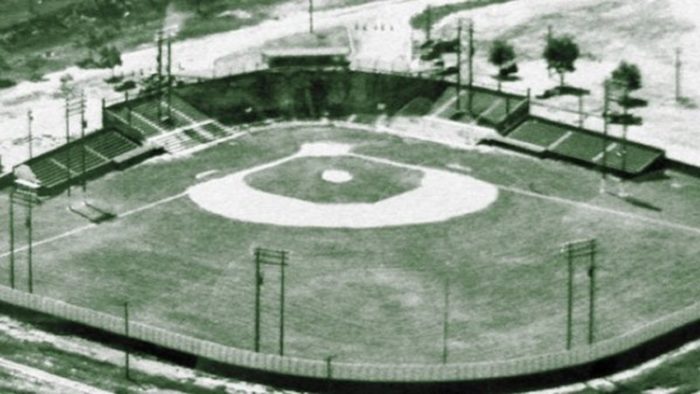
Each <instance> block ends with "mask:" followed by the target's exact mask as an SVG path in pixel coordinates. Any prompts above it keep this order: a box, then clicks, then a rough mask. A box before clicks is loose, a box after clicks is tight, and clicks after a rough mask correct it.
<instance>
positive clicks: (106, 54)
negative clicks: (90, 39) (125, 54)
mask: <svg viewBox="0 0 700 394" xmlns="http://www.w3.org/2000/svg"><path fill="white" fill-rule="evenodd" d="M121 64H122V56H121V52H119V50H118V49H117V47H115V46H106V47H103V48H102V49H101V50H100V66H102V67H107V68H110V69H111V70H112V76H114V67H117V66H121Z"/></svg>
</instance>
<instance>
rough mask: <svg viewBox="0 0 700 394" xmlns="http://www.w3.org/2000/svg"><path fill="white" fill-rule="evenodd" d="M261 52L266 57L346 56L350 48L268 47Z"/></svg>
mask: <svg viewBox="0 0 700 394" xmlns="http://www.w3.org/2000/svg"><path fill="white" fill-rule="evenodd" d="M262 53H263V56H266V57H308V56H348V55H350V48H346V47H326V48H303V47H300V48H270V49H263V51H262Z"/></svg>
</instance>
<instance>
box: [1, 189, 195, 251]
mask: <svg viewBox="0 0 700 394" xmlns="http://www.w3.org/2000/svg"><path fill="white" fill-rule="evenodd" d="M186 195H187V193H180V194H176V195H174V196H170V197H166V198H164V199H162V200H158V201H154V202H152V203H149V204H146V205H143V206H140V207H138V208H134V209H132V210H130V211H126V212H124V213H120V214H117V219H118V218H124V217H127V216H130V215H133V214H135V213H139V212H143V211H146V210H149V209H151V208H155V207H157V206H159V205H163V204H167V203H169V202H171V201H174V200H177V199H179V198H182V197H184V196H186ZM94 227H97V224H94V223H91V224H88V225H85V226H82V227H78V228H74V229H72V230H69V231H66V232H65V233H61V234H58V235H54V236H53V237H49V238H44V239H42V240H41V241H37V242H32V246H33V247H37V246H40V245H43V244H48V243H51V242H54V241H58V240H59V239H63V238H67V237H70V236H71V235H75V234H79V233H82V232H83V231H85V230H89V229H91V228H94ZM27 249H28V246H27V245H25V246H22V247H19V248H15V253H18V252H23V251H25V250H27ZM9 255H10V252H9V251H7V252H5V253H3V254H0V258H3V257H7V256H9Z"/></svg>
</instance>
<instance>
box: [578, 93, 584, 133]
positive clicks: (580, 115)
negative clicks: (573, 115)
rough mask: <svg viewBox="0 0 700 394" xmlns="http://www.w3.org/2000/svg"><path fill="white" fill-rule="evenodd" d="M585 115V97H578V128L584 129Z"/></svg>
mask: <svg viewBox="0 0 700 394" xmlns="http://www.w3.org/2000/svg"><path fill="white" fill-rule="evenodd" d="M583 122H584V115H583V95H582V94H580V95H579V96H578V127H580V128H583Z"/></svg>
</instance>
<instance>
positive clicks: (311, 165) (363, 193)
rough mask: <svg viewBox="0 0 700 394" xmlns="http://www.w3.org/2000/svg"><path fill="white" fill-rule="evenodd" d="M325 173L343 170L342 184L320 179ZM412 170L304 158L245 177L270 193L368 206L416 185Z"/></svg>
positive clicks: (351, 159)
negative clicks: (348, 178)
mask: <svg viewBox="0 0 700 394" xmlns="http://www.w3.org/2000/svg"><path fill="white" fill-rule="evenodd" d="M326 170H340V171H346V172H347V173H349V174H350V175H351V176H352V177H353V178H352V179H351V180H350V181H348V182H344V183H331V182H328V181H325V180H323V178H322V175H323V172H324V171H326ZM421 178H422V173H421V172H420V171H416V170H410V169H406V168H400V167H396V166H390V165H386V164H379V163H373V162H369V161H367V160H363V159H358V158H354V157H347V156H340V157H304V158H298V159H294V160H292V161H288V162H285V163H282V164H280V165H278V166H275V167H272V168H268V169H264V170H260V171H258V172H254V173H252V174H249V175H248V176H246V178H245V181H246V182H247V183H248V184H249V185H250V186H252V187H254V188H256V189H259V190H262V191H266V192H268V193H272V194H279V195H283V196H287V197H293V198H297V199H300V200H306V201H312V202H318V203H334V204H342V203H372V202H377V201H380V200H384V199H386V198H389V197H392V196H395V195H398V194H401V193H405V192H407V191H409V190H412V189H415V188H416V187H418V186H420V181H421Z"/></svg>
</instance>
